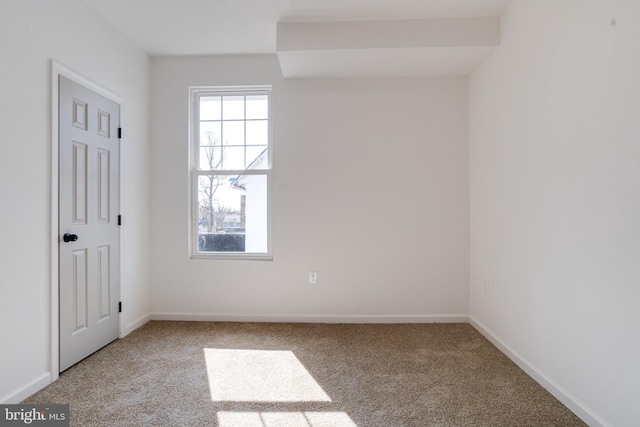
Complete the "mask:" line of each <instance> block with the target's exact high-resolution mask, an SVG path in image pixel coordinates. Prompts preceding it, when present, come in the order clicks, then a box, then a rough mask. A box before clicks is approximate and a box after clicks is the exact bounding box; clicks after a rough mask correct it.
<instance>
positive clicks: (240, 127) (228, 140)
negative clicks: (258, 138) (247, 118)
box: [222, 122, 244, 145]
mask: <svg viewBox="0 0 640 427" xmlns="http://www.w3.org/2000/svg"><path fill="white" fill-rule="evenodd" d="M222 138H223V142H222V143H223V144H224V145H244V122H222Z"/></svg>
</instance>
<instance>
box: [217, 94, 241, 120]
mask: <svg viewBox="0 0 640 427" xmlns="http://www.w3.org/2000/svg"><path fill="white" fill-rule="evenodd" d="M222 119H223V120H237V119H240V120H242V119H244V96H223V97H222Z"/></svg>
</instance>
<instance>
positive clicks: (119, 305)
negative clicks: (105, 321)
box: [118, 301, 122, 313]
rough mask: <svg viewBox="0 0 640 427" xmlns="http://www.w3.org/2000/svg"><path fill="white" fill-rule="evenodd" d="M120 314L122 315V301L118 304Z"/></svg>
mask: <svg viewBox="0 0 640 427" xmlns="http://www.w3.org/2000/svg"><path fill="white" fill-rule="evenodd" d="M118 313H122V301H120V302H118Z"/></svg>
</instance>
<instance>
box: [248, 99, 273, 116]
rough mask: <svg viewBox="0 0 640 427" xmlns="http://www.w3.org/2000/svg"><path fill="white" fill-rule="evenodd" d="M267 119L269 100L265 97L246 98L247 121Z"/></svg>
mask: <svg viewBox="0 0 640 427" xmlns="http://www.w3.org/2000/svg"><path fill="white" fill-rule="evenodd" d="M267 118H269V98H268V97H267V95H253V96H247V119H267Z"/></svg>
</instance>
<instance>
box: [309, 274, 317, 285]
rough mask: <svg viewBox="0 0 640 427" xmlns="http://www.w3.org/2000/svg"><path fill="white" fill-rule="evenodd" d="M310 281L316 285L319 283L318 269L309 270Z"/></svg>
mask: <svg viewBox="0 0 640 427" xmlns="http://www.w3.org/2000/svg"><path fill="white" fill-rule="evenodd" d="M309 283H311V284H312V285H315V284H316V283H318V272H317V271H310V272H309Z"/></svg>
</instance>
